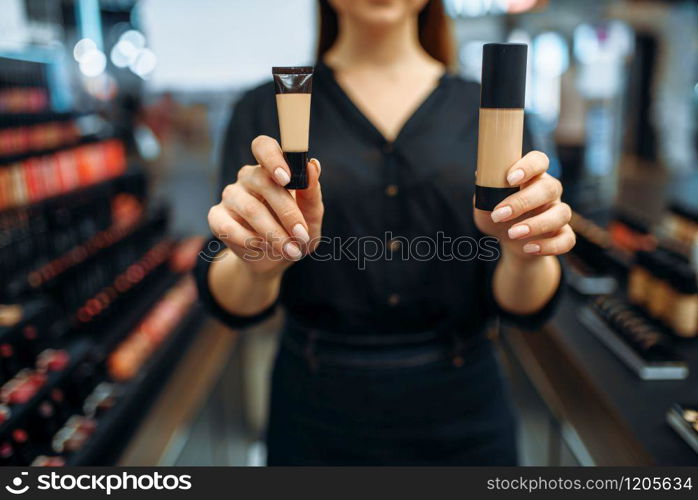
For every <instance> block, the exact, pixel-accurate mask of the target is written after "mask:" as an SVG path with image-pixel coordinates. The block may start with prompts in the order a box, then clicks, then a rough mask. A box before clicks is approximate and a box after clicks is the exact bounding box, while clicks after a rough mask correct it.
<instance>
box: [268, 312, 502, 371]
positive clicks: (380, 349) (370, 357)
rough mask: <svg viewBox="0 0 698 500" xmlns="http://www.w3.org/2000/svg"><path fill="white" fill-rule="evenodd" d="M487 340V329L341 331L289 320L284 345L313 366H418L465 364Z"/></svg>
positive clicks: (283, 336)
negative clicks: (462, 330) (436, 363)
mask: <svg viewBox="0 0 698 500" xmlns="http://www.w3.org/2000/svg"><path fill="white" fill-rule="evenodd" d="M487 342H488V339H487V337H486V335H485V332H484V331H478V332H474V333H473V332H461V331H456V330H455V329H452V328H449V327H448V326H447V325H440V326H439V327H438V328H435V329H433V330H427V331H423V332H416V333H405V334H400V333H389V334H383V333H370V332H369V333H366V332H357V333H355V334H354V333H352V334H347V333H338V332H333V331H328V330H324V329H319V328H315V327H313V326H310V325H306V324H303V323H301V322H299V321H297V320H295V319H293V318H287V319H286V325H285V328H284V331H283V334H282V337H281V344H282V347H284V348H286V349H288V350H289V351H291V352H292V353H294V354H296V355H297V356H301V357H303V358H304V360H305V361H306V362H307V363H308V366H309V367H310V368H311V369H317V368H319V367H320V366H336V367H353V368H399V367H416V366H421V365H426V364H429V363H434V362H442V361H448V362H450V363H452V364H453V365H454V366H456V367H460V366H462V365H463V364H464V362H465V358H464V356H465V355H467V354H468V352H469V351H471V350H473V349H475V348H476V347H477V346H481V345H483V344H485V343H487Z"/></svg>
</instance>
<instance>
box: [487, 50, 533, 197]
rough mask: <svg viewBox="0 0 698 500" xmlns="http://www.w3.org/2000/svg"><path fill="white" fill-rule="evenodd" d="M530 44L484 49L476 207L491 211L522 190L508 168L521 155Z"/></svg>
mask: <svg viewBox="0 0 698 500" xmlns="http://www.w3.org/2000/svg"><path fill="white" fill-rule="evenodd" d="M526 53H527V47H526V45H525V44H520V43H487V44H485V45H484V47H483V49H482V89H481V92H480V128H479V131H478V145H477V172H476V174H475V207H476V208H479V209H480V210H487V211H491V210H494V208H495V207H496V206H497V205H498V204H499V203H500V202H502V201H503V200H504V199H505V198H506V197H507V196H509V195H511V194H514V193H515V192H517V191H518V190H519V188H518V187H511V186H510V185H509V183H508V182H507V171H508V170H509V168H511V166H512V165H513V164H514V163H516V162H517V161H518V160H520V159H521V152H522V146H523V123H524V100H525V92H526Z"/></svg>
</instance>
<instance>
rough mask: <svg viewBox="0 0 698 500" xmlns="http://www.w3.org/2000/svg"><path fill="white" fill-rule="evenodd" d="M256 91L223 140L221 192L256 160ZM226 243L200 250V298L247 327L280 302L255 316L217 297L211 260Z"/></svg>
mask: <svg viewBox="0 0 698 500" xmlns="http://www.w3.org/2000/svg"><path fill="white" fill-rule="evenodd" d="M256 101H257V99H256V92H255V91H252V92H249V93H247V94H246V95H245V96H244V97H243V98H242V99H240V101H238V103H237V104H236V105H235V108H234V109H233V115H232V117H231V119H230V122H229V124H228V128H227V129H226V132H225V138H224V142H223V157H222V159H221V177H220V186H219V190H218V191H219V192H218V196H220V193H221V192H222V191H223V188H224V187H225V186H226V185H228V184H230V183H232V182H234V181H235V179H236V178H237V172H238V170H239V169H240V168H241V167H242V166H243V165H245V164H252V163H256V162H255V160H254V156H252V152H251V150H250V144H251V143H252V139H254V138H255V137H256V136H257V135H260V134H261V133H263V132H261V131H260V127H259V126H258V120H259V117H258V116H257V113H258V110H259V105H258V103H257V102H256ZM224 248H225V245H223V243H221V242H220V240H218V239H217V238H215V237H212V238H211V239H210V240H208V241H207V242H206V244H205V246H204V247H203V248H202V250H201V252H200V253H199V259H198V260H197V263H196V268H195V269H194V276H195V278H196V284H197V288H198V290H199V300H201V302H202V304H203V305H204V307H206V309H207V310H208V311H209V312H210V313H211V315H213V316H214V317H215V318H217V319H219V320H220V321H222V322H223V323H225V324H226V325H227V326H229V327H231V328H235V329H241V328H245V327H248V326H251V325H254V324H255V323H259V322H260V321H262V320H264V319H266V318H268V317H269V316H271V314H272V313H273V312H274V310H275V309H276V305H277V304H276V303H274V304H272V305H271V306H269V307H268V308H267V309H265V310H264V311H262V312H260V313H259V314H255V315H254V316H238V315H235V314H231V313H230V312H229V311H227V310H226V309H224V308H223V307H222V306H221V305H220V304H219V303H218V302H217V301H216V299H215V298H214V297H213V295H212V294H211V290H210V289H209V287H208V271H209V268H210V267H211V263H212V262H215V260H216V256H217V255H218V253H219V252H220V251H221V250H223V249H224Z"/></svg>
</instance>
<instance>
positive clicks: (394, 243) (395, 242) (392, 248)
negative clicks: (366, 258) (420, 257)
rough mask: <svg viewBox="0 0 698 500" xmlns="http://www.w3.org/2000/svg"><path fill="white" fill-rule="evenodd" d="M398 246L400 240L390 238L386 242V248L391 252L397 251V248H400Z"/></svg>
mask: <svg viewBox="0 0 698 500" xmlns="http://www.w3.org/2000/svg"><path fill="white" fill-rule="evenodd" d="M400 246H402V244H401V243H400V240H390V242H389V243H388V248H389V249H390V251H391V252H397V251H398V250H400Z"/></svg>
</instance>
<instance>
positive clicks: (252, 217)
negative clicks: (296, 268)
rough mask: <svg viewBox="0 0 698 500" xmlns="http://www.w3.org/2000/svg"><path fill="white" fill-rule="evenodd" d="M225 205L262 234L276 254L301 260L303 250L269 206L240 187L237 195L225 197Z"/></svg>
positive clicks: (258, 233) (259, 234)
mask: <svg viewBox="0 0 698 500" xmlns="http://www.w3.org/2000/svg"><path fill="white" fill-rule="evenodd" d="M222 203H223V204H224V206H225V207H226V208H228V209H230V210H231V211H233V212H235V213H236V214H237V215H239V216H240V217H242V218H243V219H244V220H245V222H247V224H249V226H250V227H251V228H252V229H253V230H254V231H255V232H256V233H257V235H258V236H261V237H262V239H264V240H265V241H266V242H267V243H268V244H269V245H270V247H271V249H272V250H273V251H274V253H275V254H276V255H283V256H284V257H286V258H289V259H291V260H299V259H300V258H301V257H302V255H303V254H302V252H301V250H300V248H299V247H298V245H297V244H296V243H294V242H293V241H292V240H291V238H290V236H289V235H288V233H287V232H286V230H285V229H284V228H283V227H282V226H281V224H279V222H278V221H277V220H276V218H274V216H273V215H272V213H271V212H270V211H269V209H268V208H267V206H266V205H265V204H264V203H262V202H261V201H259V200H258V199H257V198H255V197H254V196H252V195H251V194H250V193H248V192H246V191H244V190H242V189H240V190H239V192H238V193H237V194H236V196H233V197H225V198H224V199H223V202H222Z"/></svg>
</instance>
